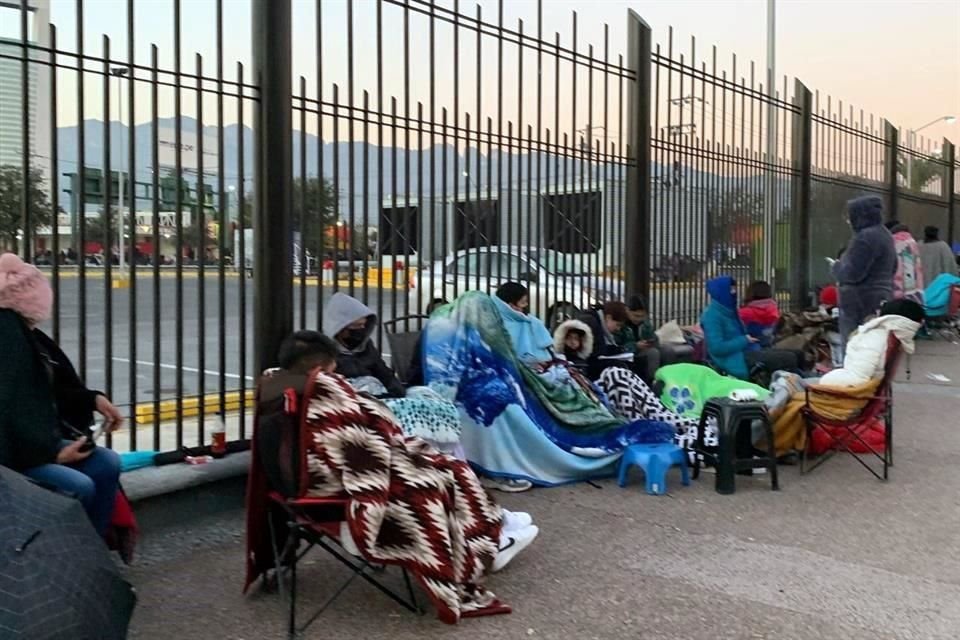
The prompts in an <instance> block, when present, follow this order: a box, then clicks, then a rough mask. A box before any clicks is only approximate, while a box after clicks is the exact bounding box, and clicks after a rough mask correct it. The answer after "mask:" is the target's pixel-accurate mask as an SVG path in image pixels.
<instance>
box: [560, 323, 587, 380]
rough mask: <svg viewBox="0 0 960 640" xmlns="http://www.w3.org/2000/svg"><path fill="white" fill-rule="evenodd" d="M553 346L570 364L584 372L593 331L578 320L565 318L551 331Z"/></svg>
mask: <svg viewBox="0 0 960 640" xmlns="http://www.w3.org/2000/svg"><path fill="white" fill-rule="evenodd" d="M553 348H554V349H555V350H556V352H557V353H558V354H561V355H563V357H564V358H566V360H567V362H569V363H570V364H571V365H572V366H574V367H576V368H577V369H578V370H580V371H583V372H585V371H586V369H587V360H588V359H589V358H590V354H591V353H593V332H592V331H591V330H590V327H588V326H587V325H586V324H584V323H583V322H580V321H579V320H566V321H564V322H563V323H561V324H560V326H559V327H557V330H556V331H554V332H553Z"/></svg>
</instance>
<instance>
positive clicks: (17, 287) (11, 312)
mask: <svg viewBox="0 0 960 640" xmlns="http://www.w3.org/2000/svg"><path fill="white" fill-rule="evenodd" d="M52 305H53V291H52V289H51V288H50V284H49V282H48V281H47V279H46V277H45V276H44V275H43V274H42V273H41V272H40V271H39V270H38V269H37V268H36V267H34V266H33V265H29V264H26V263H24V262H23V261H22V260H21V259H20V258H19V257H17V256H16V255H14V254H12V253H5V254H3V255H0V353H2V356H0V407H2V410H0V465H3V466H5V467H9V468H11V469H13V470H15V471H19V472H21V473H23V474H24V475H26V476H27V477H29V478H31V479H32V480H34V481H36V482H38V483H40V484H41V485H44V486H48V487H52V488H55V489H57V490H60V491H62V492H64V493H67V494H72V495H74V496H76V497H77V498H78V499H79V500H80V502H81V503H82V504H83V507H84V509H85V510H86V512H87V516H88V517H89V518H90V522H91V523H92V524H93V526H94V528H95V529H96V530H97V532H98V533H99V534H100V535H101V536H104V535H106V534H107V530H108V528H109V526H110V518H111V516H112V514H113V510H114V505H115V503H116V501H117V490H118V488H119V483H120V458H119V456H118V455H117V454H116V453H115V452H113V451H112V450H110V449H105V448H103V447H98V446H95V445H94V443H93V440H92V437H91V432H90V430H89V427H90V424H91V423H92V422H93V413H94V411H96V412H98V413H101V414H102V415H103V416H104V425H103V431H104V432H106V433H109V432H111V431H113V430H114V429H116V428H117V427H119V426H120V424H121V423H122V421H123V418H122V417H121V415H120V413H119V412H118V411H117V409H116V407H114V406H113V404H111V403H110V401H109V400H108V399H107V398H106V396H104V395H103V394H101V393H99V392H95V391H90V390H89V389H87V388H86V387H85V386H84V385H83V383H82V382H81V381H80V379H79V378H78V377H77V374H76V372H75V371H74V369H73V366H72V365H71V364H70V361H69V359H68V358H67V357H66V355H65V354H64V353H63V352H62V351H61V350H60V348H59V347H58V346H57V344H56V343H55V342H54V341H53V340H51V339H50V338H49V337H48V336H46V335H45V334H44V333H43V332H42V331H40V330H39V329H38V328H37V327H38V326H39V325H40V324H41V323H42V322H44V321H46V320H47V318H49V316H50V311H51V308H52Z"/></svg>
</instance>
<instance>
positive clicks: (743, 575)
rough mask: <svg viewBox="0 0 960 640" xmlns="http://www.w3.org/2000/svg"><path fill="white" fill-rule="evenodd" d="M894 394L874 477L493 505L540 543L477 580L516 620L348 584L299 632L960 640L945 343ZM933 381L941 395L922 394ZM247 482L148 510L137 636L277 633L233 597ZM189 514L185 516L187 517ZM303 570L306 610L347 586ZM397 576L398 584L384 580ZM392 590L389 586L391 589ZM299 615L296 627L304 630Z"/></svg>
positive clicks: (607, 491) (269, 619)
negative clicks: (171, 509)
mask: <svg viewBox="0 0 960 640" xmlns="http://www.w3.org/2000/svg"><path fill="white" fill-rule="evenodd" d="M910 365H911V369H912V380H911V381H909V382H907V381H906V380H905V374H904V373H903V372H901V374H900V378H901V383H900V384H898V386H897V389H896V392H895V394H896V408H895V431H894V441H895V451H896V458H895V461H896V466H895V467H894V468H893V469H892V470H891V473H892V476H891V479H890V481H889V482H886V483H883V482H879V481H877V480H876V479H874V478H873V477H872V476H871V475H869V474H868V473H867V472H866V471H865V470H864V469H862V468H861V467H860V466H859V465H857V463H856V462H855V461H854V460H852V459H849V458H846V457H838V458H835V459H833V460H831V461H830V462H828V463H827V464H826V465H825V466H824V467H822V468H820V469H818V470H817V471H815V472H814V473H812V474H810V475H807V476H802V477H801V476H800V475H799V470H798V469H797V468H796V467H781V469H782V471H783V473H782V477H781V486H782V489H781V491H779V492H771V491H770V490H769V481H767V480H766V479H765V478H764V477H759V478H738V487H737V492H736V494H735V495H732V496H721V495H719V494H717V493H715V492H714V490H713V476H712V475H709V474H707V475H704V476H702V477H701V479H700V480H699V481H697V482H694V484H693V485H692V486H691V487H686V488H685V487H682V486H681V485H680V482H679V478H675V477H674V476H671V479H670V494H669V495H667V496H663V497H654V496H648V495H646V494H645V493H644V492H643V490H642V485H641V484H640V482H639V479H637V478H635V480H634V482H633V483H632V484H631V486H629V487H628V488H626V489H620V488H618V487H617V486H616V485H615V484H614V483H613V482H609V481H608V482H603V483H601V488H599V489H598V488H594V487H592V486H590V485H586V484H581V485H577V486H572V487H565V488H557V489H544V490H535V491H532V492H529V493H525V494H520V495H511V496H503V495H500V496H499V497H501V498H502V501H503V503H504V504H505V505H506V506H508V507H509V508H511V509H515V510H525V511H529V512H530V513H531V514H533V516H534V517H535V519H536V521H537V523H538V524H539V525H540V527H541V530H542V533H541V536H540V538H539V539H538V540H537V542H536V543H535V544H534V545H533V546H532V547H531V548H530V549H528V550H527V551H526V552H525V553H524V554H522V555H521V556H519V557H518V558H517V559H516V560H515V562H514V563H513V564H511V566H510V567H508V569H507V570H506V571H504V572H503V573H501V574H498V575H496V576H494V577H492V578H491V579H490V581H489V586H490V587H491V588H492V589H493V590H494V591H495V592H496V593H497V594H498V595H499V596H501V598H502V599H504V600H505V601H506V602H508V603H510V604H511V605H512V606H513V608H514V613H513V615H509V616H499V617H494V618H485V619H474V620H466V621H464V622H463V623H462V624H461V625H459V626H457V627H448V626H446V625H444V624H442V623H440V622H439V621H437V620H436V619H435V618H434V617H433V615H432V613H428V614H427V615H425V616H423V617H417V616H414V615H411V614H408V613H406V612H405V611H403V610H401V609H399V607H397V606H395V605H394V604H393V603H391V602H389V601H388V600H386V599H385V598H384V597H383V596H382V595H380V594H379V593H378V592H376V591H374V590H373V589H372V588H371V587H369V586H367V585H366V584H364V583H361V582H359V581H357V582H356V583H354V584H353V585H351V586H350V588H348V589H347V591H346V592H345V593H344V594H343V595H342V596H341V598H340V599H339V600H338V601H337V602H336V603H335V604H334V605H333V606H332V608H331V609H329V610H328V611H327V612H326V613H325V614H324V616H323V617H322V618H321V619H320V621H319V622H318V623H317V624H315V625H314V627H312V628H311V629H310V630H309V631H308V632H307V634H306V635H305V636H304V637H306V638H318V639H319V638H363V639H365V640H378V639H384V640H413V639H422V638H468V637H469V638H476V637H484V638H489V639H514V638H534V639H558V640H559V639H562V640H581V639H583V640H589V639H603V640H606V639H610V640H619V639H623V638H676V639H678V640H680V639H683V640H692V639H699V638H703V639H705V640H707V639H709V640H717V639H721V638H730V639H754V638H776V639H777V640H789V639H793V638H796V639H803V640H810V639H813V638H836V639H863V640H879V639H892V638H898V639H901V638H902V639H909V638H916V639H923V640H928V639H935V638H944V639H946V638H956V637H957V636H958V633H960V632H958V629H960V476H958V475H954V473H953V472H952V471H951V469H952V468H953V466H954V462H955V459H956V457H955V454H956V452H957V451H960V429H958V428H957V425H958V421H957V418H956V416H957V415H960V346H958V345H954V344H951V343H949V342H943V341H939V342H936V343H922V344H920V349H919V354H918V355H917V356H914V357H913V358H912V360H911V363H910ZM928 374H941V375H944V376H946V377H947V378H949V379H950V382H939V383H938V382H935V381H933V380H932V379H930V378H929V377H928ZM241 489H242V486H241V484H240V483H237V484H236V485H235V486H234V487H233V489H232V491H228V492H227V493H226V494H221V495H216V496H214V495H208V496H205V497H203V496H201V497H197V498H193V500H195V502H194V507H195V508H194V509H193V511H195V512H196V513H195V517H191V518H190V520H189V522H187V523H186V524H185V523H184V522H183V521H182V520H181V521H180V522H176V523H171V522H169V520H164V521H161V519H160V518H154V519H153V520H151V516H150V514H149V510H148V509H145V510H144V511H145V513H144V522H143V524H144V525H145V532H144V538H143V543H142V545H141V547H142V553H141V558H140V561H139V563H138V565H137V566H135V567H134V568H132V569H130V570H129V571H128V576H129V579H130V580H131V581H132V582H133V583H134V585H135V586H136V587H137V590H138V592H139V595H140V604H139V606H138V608H137V611H136V614H135V617H134V621H133V626H132V634H131V637H132V638H136V639H139V640H148V639H150V640H152V639H158V640H161V639H162V640H167V639H168V638H178V639H188V638H224V639H227V638H229V639H234V640H240V639H246V640H252V639H260V638H281V637H283V629H284V612H285V607H284V604H283V603H282V602H281V601H280V599H279V597H278V596H276V595H266V594H262V593H254V594H253V595H252V596H247V597H244V596H242V595H241V594H240V587H241V585H242V579H243V537H242V531H243V520H242V515H243V513H242V503H241V498H240V492H241ZM185 517H186V514H185ZM306 562H307V564H306V565H305V566H304V569H303V571H302V573H301V578H302V583H301V584H302V585H303V592H302V593H303V598H302V600H301V602H302V604H303V607H302V609H301V611H302V615H304V616H306V615H309V613H310V611H309V608H310V605H311V604H315V603H319V602H321V601H322V599H323V598H324V597H325V596H326V595H327V594H329V593H331V591H332V590H333V589H335V588H336V585H337V584H338V583H339V581H340V580H341V579H342V578H343V577H344V576H345V575H346V574H345V573H344V570H343V569H342V568H341V567H340V566H338V565H336V564H335V563H334V562H333V561H331V560H330V559H328V558H327V557H325V556H324V555H323V553H322V552H314V553H313V554H312V555H311V556H308V558H307V561H306ZM393 579H394V580H397V578H396V576H393ZM397 582H399V581H398V580H397ZM304 619H305V618H304Z"/></svg>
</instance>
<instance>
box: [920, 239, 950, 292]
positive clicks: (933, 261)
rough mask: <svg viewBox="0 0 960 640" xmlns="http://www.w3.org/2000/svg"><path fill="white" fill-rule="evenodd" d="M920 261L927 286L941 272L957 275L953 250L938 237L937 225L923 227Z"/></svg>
mask: <svg viewBox="0 0 960 640" xmlns="http://www.w3.org/2000/svg"><path fill="white" fill-rule="evenodd" d="M920 261H921V262H922V263H923V277H924V281H925V282H926V284H927V286H928V287H929V286H930V284H931V283H932V282H933V281H934V280H936V279H937V276H939V275H940V274H941V273H949V274H950V275H952V276H955V275H957V263H956V260H955V258H954V255H953V250H952V249H951V248H950V245H948V244H947V243H946V242H944V241H943V240H941V239H940V229H939V228H937V227H934V226H929V227H924V229H923V244H922V245H920Z"/></svg>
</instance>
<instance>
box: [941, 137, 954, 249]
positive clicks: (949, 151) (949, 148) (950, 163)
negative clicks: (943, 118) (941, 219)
mask: <svg viewBox="0 0 960 640" xmlns="http://www.w3.org/2000/svg"><path fill="white" fill-rule="evenodd" d="M956 158H957V148H956V147H955V146H954V144H953V143H952V142H950V141H949V140H947V139H946V138H944V139H943V161H944V163H945V164H946V165H947V179H946V189H947V243H948V244H949V245H950V246H951V247H953V243H954V242H956V241H957V236H956V233H957V223H956V220H955V219H954V217H955V216H956V214H957V194H956V190H957V182H956V181H957V167H956V165H955V163H956Z"/></svg>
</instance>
